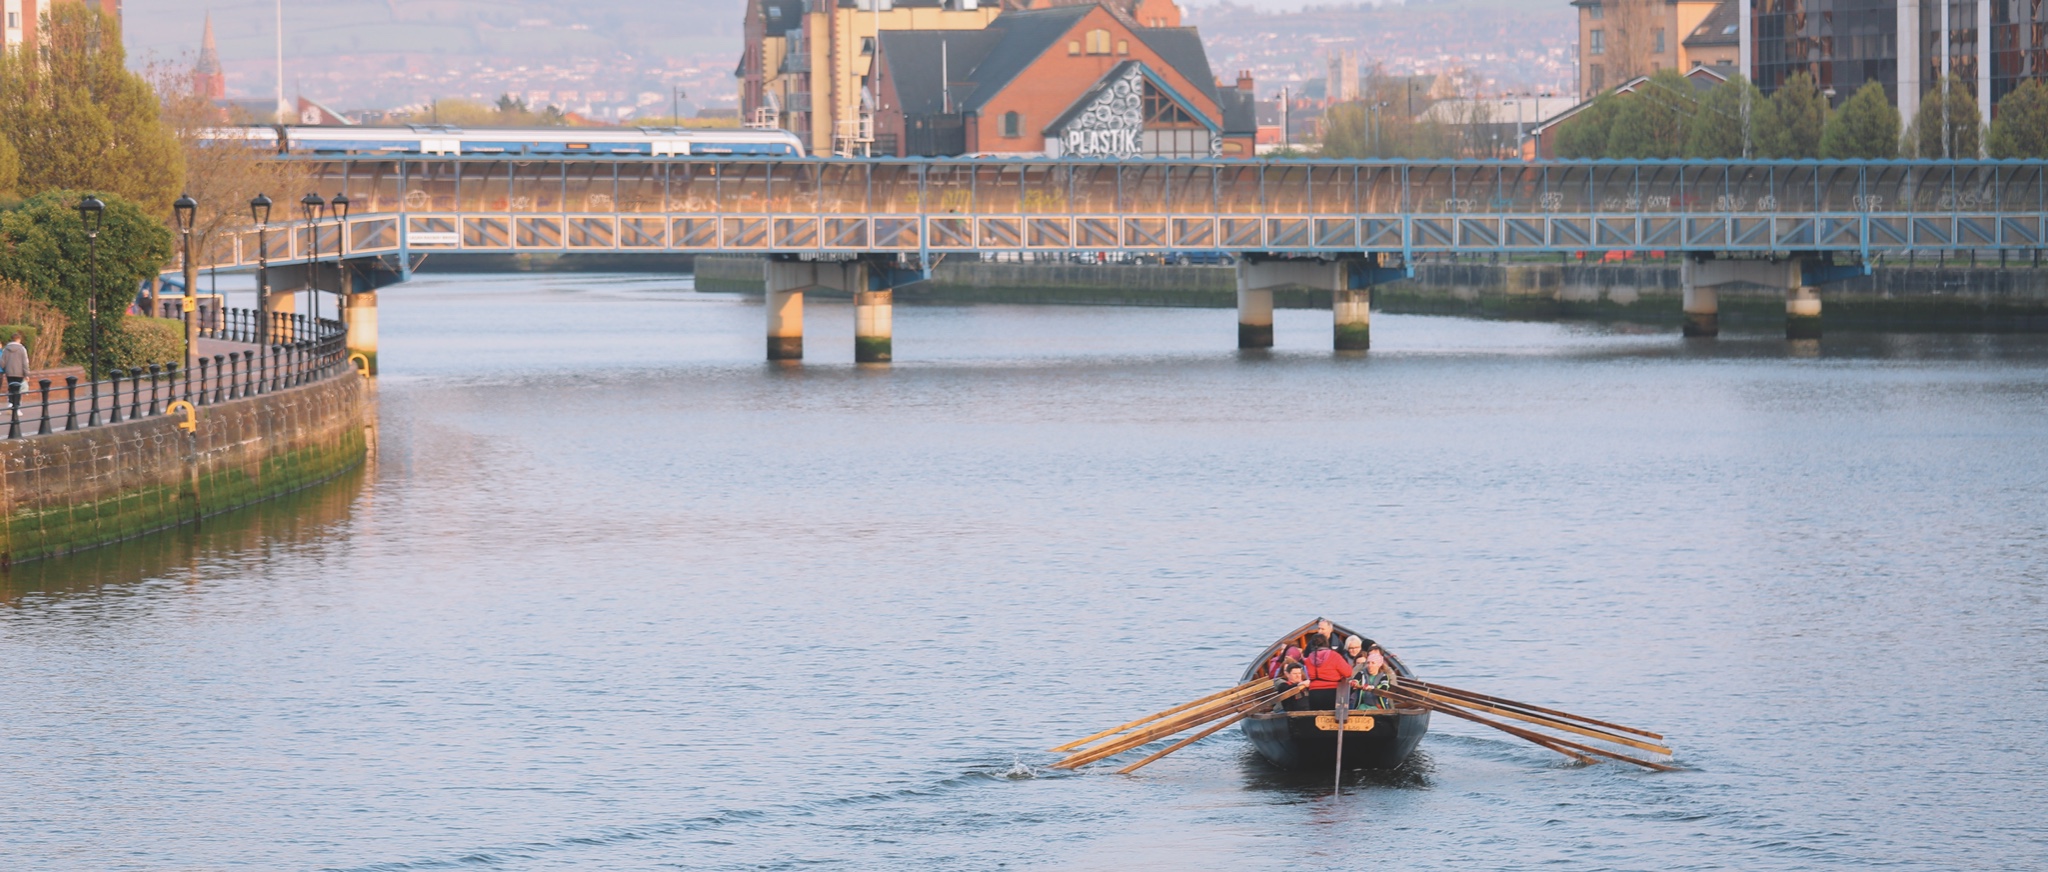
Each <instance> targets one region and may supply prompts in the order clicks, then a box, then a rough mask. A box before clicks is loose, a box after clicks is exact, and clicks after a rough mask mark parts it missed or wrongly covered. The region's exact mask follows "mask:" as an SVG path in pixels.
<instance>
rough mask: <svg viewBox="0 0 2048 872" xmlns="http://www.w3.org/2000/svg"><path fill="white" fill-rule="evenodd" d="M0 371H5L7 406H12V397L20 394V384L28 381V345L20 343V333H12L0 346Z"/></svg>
mask: <svg viewBox="0 0 2048 872" xmlns="http://www.w3.org/2000/svg"><path fill="white" fill-rule="evenodd" d="M0 371H5V372H6V373H7V406H8V408H13V407H14V398H15V397H18V396H21V384H22V382H25V381H28V346H26V345H23V344H21V334H20V333H16V334H14V338H13V339H11V340H8V342H7V346H6V347H5V348H0Z"/></svg>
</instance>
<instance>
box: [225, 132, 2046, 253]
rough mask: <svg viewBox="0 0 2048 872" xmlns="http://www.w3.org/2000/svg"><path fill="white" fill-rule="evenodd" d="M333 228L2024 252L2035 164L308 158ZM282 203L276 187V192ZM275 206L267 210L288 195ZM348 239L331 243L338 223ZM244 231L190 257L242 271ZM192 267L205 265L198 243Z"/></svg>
mask: <svg viewBox="0 0 2048 872" xmlns="http://www.w3.org/2000/svg"><path fill="white" fill-rule="evenodd" d="M307 163H308V164H309V165H308V170H309V171H310V173H311V174H312V176H313V178H314V184H315V185H316V186H317V188H318V189H319V190H320V191H322V192H323V193H339V192H346V193H347V194H348V196H349V198H350V200H351V201H352V202H353V204H354V205H353V210H352V213H351V215H350V217H349V218H348V220H347V222H346V227H345V229H344V228H337V227H336V225H335V224H334V223H333V222H326V223H321V224H319V225H318V226H317V228H310V229H309V228H308V227H307V226H306V225H305V224H304V223H303V222H292V223H287V224H282V225H273V226H272V228H271V229H270V231H269V232H268V234H267V240H266V242H267V244H268V246H269V251H268V255H269V261H270V263H272V264H274V265H285V264H291V263H303V262H306V261H308V260H311V259H313V256H314V254H315V252H316V251H317V252H318V254H319V256H320V258H323V259H331V258H333V257H334V256H335V255H336V252H337V251H340V252H344V253H345V255H346V256H347V257H349V258H352V259H365V258H389V259H392V260H396V261H397V263H396V264H394V266H396V267H397V269H398V271H399V272H400V273H401V274H403V273H404V272H405V271H406V267H405V266H404V264H405V263H406V262H408V261H409V260H410V259H411V257H410V256H412V255H419V254H429V253H433V252H490V253H520V252H534V253H541V252H546V253H589V252H609V253H621V254H630V253H654V254H676V253H755V254H785V255H804V256H815V257H818V258H822V259H832V258H844V257H850V256H859V255H910V256H917V257H921V258H928V257H929V256H930V255H934V254H941V253H947V252H1065V251H1074V252H1078V251H1111V252H1131V253H1163V252H1168V251H1184V250H1224V251H1233V252H1260V253H1269V254H1277V255H1298V256H1328V257H1335V256H1342V255H1346V254H1354V253H1358V252H1372V253H1381V254H1398V255H1402V256H1404V257H1413V256H1414V255H1418V254H1435V253H1455V254H1522V253H1558V252H1581V251H1691V252H1713V253H1720V254H1724V255H1732V256H1757V257H1771V256H1783V255H1788V254H1792V253H1799V254H1805V255H1809V256H1810V255H1814V254H1822V255H1838V254H1848V255H1852V256H1853V257H1855V258H1858V259H1861V260H1863V261H1865V262H1869V261H1870V260H1871V259H1872V258H1878V257H1883V256H1885V255H1888V254H1903V253H1904V252H1907V251H1913V250H1940V249H1972V250H1980V251H2001V250H2002V251H2009V252H2010V251H2029V252H2031V251H2036V250H2039V249H2041V248H2042V247H2044V240H2048V173H2044V169H2048V163H2042V162H2018V161H1879V162H1865V161H1839V162H1831V161H1754V162H1743V161H1646V162H1616V161H1590V162H1552V163H1537V164H1531V163H1520V162H1512V161H1509V162H1488V161H1456V162H1401V161H1394V162H1385V161H1279V160H1276V161H1201V160H1187V161H1182V160H1161V161H1122V162H1089V161H1075V160H946V159H936V160H916V159H909V160H895V159H878V160H866V159H779V160H759V159H744V160H742V159H732V160H717V159H680V160H666V159H648V158H588V159H573V160H556V161H509V160H500V159H493V158H490V157H447V158H419V157H405V158H381V159H371V158H363V159H349V160H311V161H307ZM287 202H288V200H287ZM280 211H282V210H280ZM338 236H339V237H341V238H338ZM256 249H257V233H256V231H254V230H250V231H245V232H238V233H232V234H223V235H222V236H220V237H219V238H217V239H216V240H215V241H214V243H213V245H212V247H211V250H210V251H208V252H206V253H205V256H204V258H203V261H204V262H203V263H202V264H201V266H202V267H216V268H219V269H226V270H240V269H248V268H253V267H254V266H255V265H256V263H257V259H258V257H257V250H256ZM194 259H195V260H201V259H202V258H200V257H198V256H195V258H194Z"/></svg>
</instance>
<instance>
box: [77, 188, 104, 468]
mask: <svg viewBox="0 0 2048 872" xmlns="http://www.w3.org/2000/svg"><path fill="white" fill-rule="evenodd" d="M106 211H107V204H106V203H103V202H100V198H98V197H95V196H93V195H91V194H87V195H85V199H83V200H79V201H78V221H79V223H80V224H83V225H85V250H86V264H87V267H86V269H87V271H88V272H87V276H88V277H87V279H86V288H85V312H86V317H87V318H89V319H91V321H92V324H91V326H90V328H88V329H89V330H90V335H89V338H88V339H87V351H86V360H85V368H86V379H87V380H88V381H90V382H92V409H91V411H89V412H87V413H86V420H85V424H86V426H88V427H91V426H94V425H97V424H98V423H99V422H100V249H99V241H100V218H101V217H103V216H104V215H105V214H106Z"/></svg>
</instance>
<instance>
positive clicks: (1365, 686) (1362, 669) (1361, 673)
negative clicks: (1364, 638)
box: [1351, 636, 1393, 708]
mask: <svg viewBox="0 0 2048 872" xmlns="http://www.w3.org/2000/svg"><path fill="white" fill-rule="evenodd" d="M1351 639H1352V641H1354V642H1355V641H1359V639H1358V637H1357V636H1353V637H1351ZM1392 683H1393V682H1392V673H1391V671H1390V670H1388V669H1387V654H1386V652H1385V651H1381V650H1380V646H1378V645H1374V646H1372V650H1370V651H1367V652H1366V654H1365V656H1363V657H1360V658H1358V666H1357V669H1356V670H1355V671H1354V672H1353V676H1352V679H1351V686H1352V687H1354V688H1357V689H1358V691H1359V696H1358V707H1359V708H1391V706H1389V705H1387V701H1386V699H1384V698H1382V697H1380V696H1379V695H1377V694H1374V693H1373V691H1375V690H1378V689H1380V688H1382V687H1386V686H1388V685H1389V684H1392Z"/></svg>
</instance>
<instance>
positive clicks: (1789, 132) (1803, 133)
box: [1750, 72, 1828, 160]
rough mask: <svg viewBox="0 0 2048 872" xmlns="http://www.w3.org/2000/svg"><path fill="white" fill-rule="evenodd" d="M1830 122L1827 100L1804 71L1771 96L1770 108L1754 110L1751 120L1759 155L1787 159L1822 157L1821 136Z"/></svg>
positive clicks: (1796, 74)
mask: <svg viewBox="0 0 2048 872" xmlns="http://www.w3.org/2000/svg"><path fill="white" fill-rule="evenodd" d="M1827 121H1828V100H1827V97H1826V95H1823V94H1822V93H1821V92H1820V88H1818V87H1816V86H1815V85H1814V83H1813V76H1811V75H1808V74H1806V73H1804V72H1799V73H1794V74H1792V76H1791V77H1790V78H1787V79H1786V80H1785V83H1784V84H1782V85H1779V86H1778V90H1777V91H1776V92H1775V93H1773V94H1771V103H1770V106H1769V108H1768V109H1767V110H1766V111H1762V112H1755V111H1753V112H1752V114H1751V118H1750V123H1751V126H1752V127H1753V128H1754V129H1755V130H1756V131H1757V132H1756V146H1757V153H1758V154H1760V155H1761V156H1763V157H1768V158H1779V159H1787V160H1790V159H1801V158H1815V157H1820V135H1821V131H1822V129H1824V128H1825V127H1826V126H1827Z"/></svg>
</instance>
